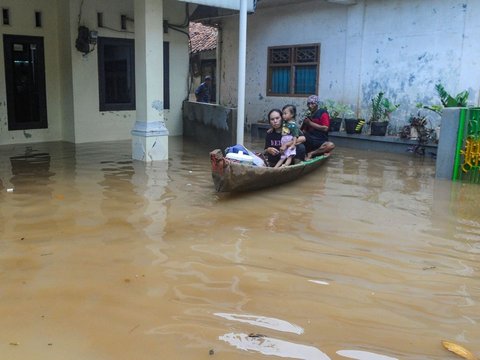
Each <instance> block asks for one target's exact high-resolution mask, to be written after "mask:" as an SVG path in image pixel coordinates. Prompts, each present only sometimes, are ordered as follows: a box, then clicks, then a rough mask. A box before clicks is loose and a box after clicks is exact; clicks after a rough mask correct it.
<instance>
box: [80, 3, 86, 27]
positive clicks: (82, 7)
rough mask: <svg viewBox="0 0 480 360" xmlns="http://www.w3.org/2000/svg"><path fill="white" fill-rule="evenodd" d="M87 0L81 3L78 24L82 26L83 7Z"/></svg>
mask: <svg viewBox="0 0 480 360" xmlns="http://www.w3.org/2000/svg"><path fill="white" fill-rule="evenodd" d="M84 1H85V0H82V2H81V3H80V11H79V12H78V26H80V21H81V20H82V8H83V3H84Z"/></svg>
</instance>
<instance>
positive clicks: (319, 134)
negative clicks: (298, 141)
mask: <svg viewBox="0 0 480 360" xmlns="http://www.w3.org/2000/svg"><path fill="white" fill-rule="evenodd" d="M318 103H319V101H318V97H317V95H310V96H309V97H308V99H307V106H308V110H309V116H307V117H305V119H303V123H302V127H301V130H302V131H303V133H304V135H305V139H306V141H305V150H306V152H307V155H306V157H305V160H309V159H311V158H313V157H315V156H318V155H322V154H324V153H327V152H330V151H332V150H333V149H335V144H334V143H332V142H331V141H328V128H329V127H330V116H329V115H328V112H327V110H325V109H322V108H319V106H318Z"/></svg>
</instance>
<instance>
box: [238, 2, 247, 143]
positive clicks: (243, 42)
mask: <svg viewBox="0 0 480 360" xmlns="http://www.w3.org/2000/svg"><path fill="white" fill-rule="evenodd" d="M246 57H247V0H240V26H239V39H238V105H237V144H243V128H244V126H245V68H246Z"/></svg>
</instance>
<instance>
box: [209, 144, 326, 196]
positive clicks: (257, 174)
mask: <svg viewBox="0 0 480 360" xmlns="http://www.w3.org/2000/svg"><path fill="white" fill-rule="evenodd" d="M329 158H330V154H324V155H322V156H319V157H316V158H314V159H312V160H308V161H304V162H301V163H299V164H295V165H290V166H283V167H280V168H271V167H259V166H250V165H243V164H239V163H236V162H232V161H230V160H228V159H226V158H225V157H224V156H223V153H222V151H221V150H220V149H216V150H214V151H212V152H211V153H210V160H211V164H212V178H213V183H214V185H215V189H216V190H217V191H218V192H243V191H251V190H258V189H262V188H266V187H270V186H276V185H280V184H284V183H287V182H290V181H293V180H296V179H298V178H299V177H301V176H303V175H305V174H308V173H310V172H312V171H314V170H316V169H318V168H319V167H320V166H322V165H323V164H324V163H325V162H326V161H327V160H328V159H329Z"/></svg>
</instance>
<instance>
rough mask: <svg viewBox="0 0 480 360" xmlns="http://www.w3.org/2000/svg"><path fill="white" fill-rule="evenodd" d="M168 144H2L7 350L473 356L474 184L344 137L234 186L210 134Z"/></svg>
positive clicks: (2, 292)
mask: <svg viewBox="0 0 480 360" xmlns="http://www.w3.org/2000/svg"><path fill="white" fill-rule="evenodd" d="M249 145H250V147H252V148H255V147H258V146H259V145H260V146H261V144H260V143H253V144H249ZM169 147H170V153H169V155H170V159H169V161H168V162H167V161H165V162H156V163H151V164H144V163H141V162H136V161H135V162H134V161H132V160H131V156H130V154H131V150H130V143H129V142H128V141H126V142H111V143H104V144H98V143H95V144H82V145H77V146H74V145H72V144H68V143H44V144H31V145H28V146H25V145H15V146H1V147H0V283H1V286H0V358H1V359H9V360H12V359H21V360H25V359H35V360H44V359H45V360H47V359H48V360H65V359H69V360H85V359H88V360H97V359H102V360H119V359H139V360H150V359H182V360H183V359H223V360H232V359H279V358H291V359H305V360H313V359H362V360H365V359H369V360H370V359H371V360H388V359H399V360H400V359H419V360H420V359H455V358H456V355H454V354H452V353H450V352H448V351H447V350H445V349H444V348H443V347H442V345H441V340H444V339H445V340H450V341H453V342H456V343H458V344H461V345H463V346H464V347H466V348H468V349H469V350H470V351H472V352H473V353H475V354H477V356H480V326H479V322H480V261H479V260H480V186H478V185H469V184H461V183H451V182H449V181H437V180H435V179H434V171H435V166H434V165H435V164H434V161H433V160H431V159H429V158H428V157H427V158H425V159H423V158H420V157H414V156H413V155H403V154H401V155H395V154H381V153H374V152H367V151H359V150H353V149H341V148H338V149H336V150H335V152H334V154H333V156H332V158H331V159H330V160H329V162H328V163H327V164H326V165H325V166H324V167H323V168H321V169H319V170H317V171H316V172H315V173H313V174H310V175H308V176H306V177H304V178H301V179H299V180H297V181H295V182H293V183H290V184H287V185H282V186H279V187H277V188H272V189H267V190H263V191H257V192H252V193H245V194H240V195H233V196H232V195H228V194H217V193H215V191H214V188H213V184H212V180H211V174H210V165H209V158H208V151H209V150H210V149H208V148H204V147H202V146H199V145H196V144H194V143H191V142H188V141H186V140H182V139H181V138H170V144H169Z"/></svg>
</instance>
